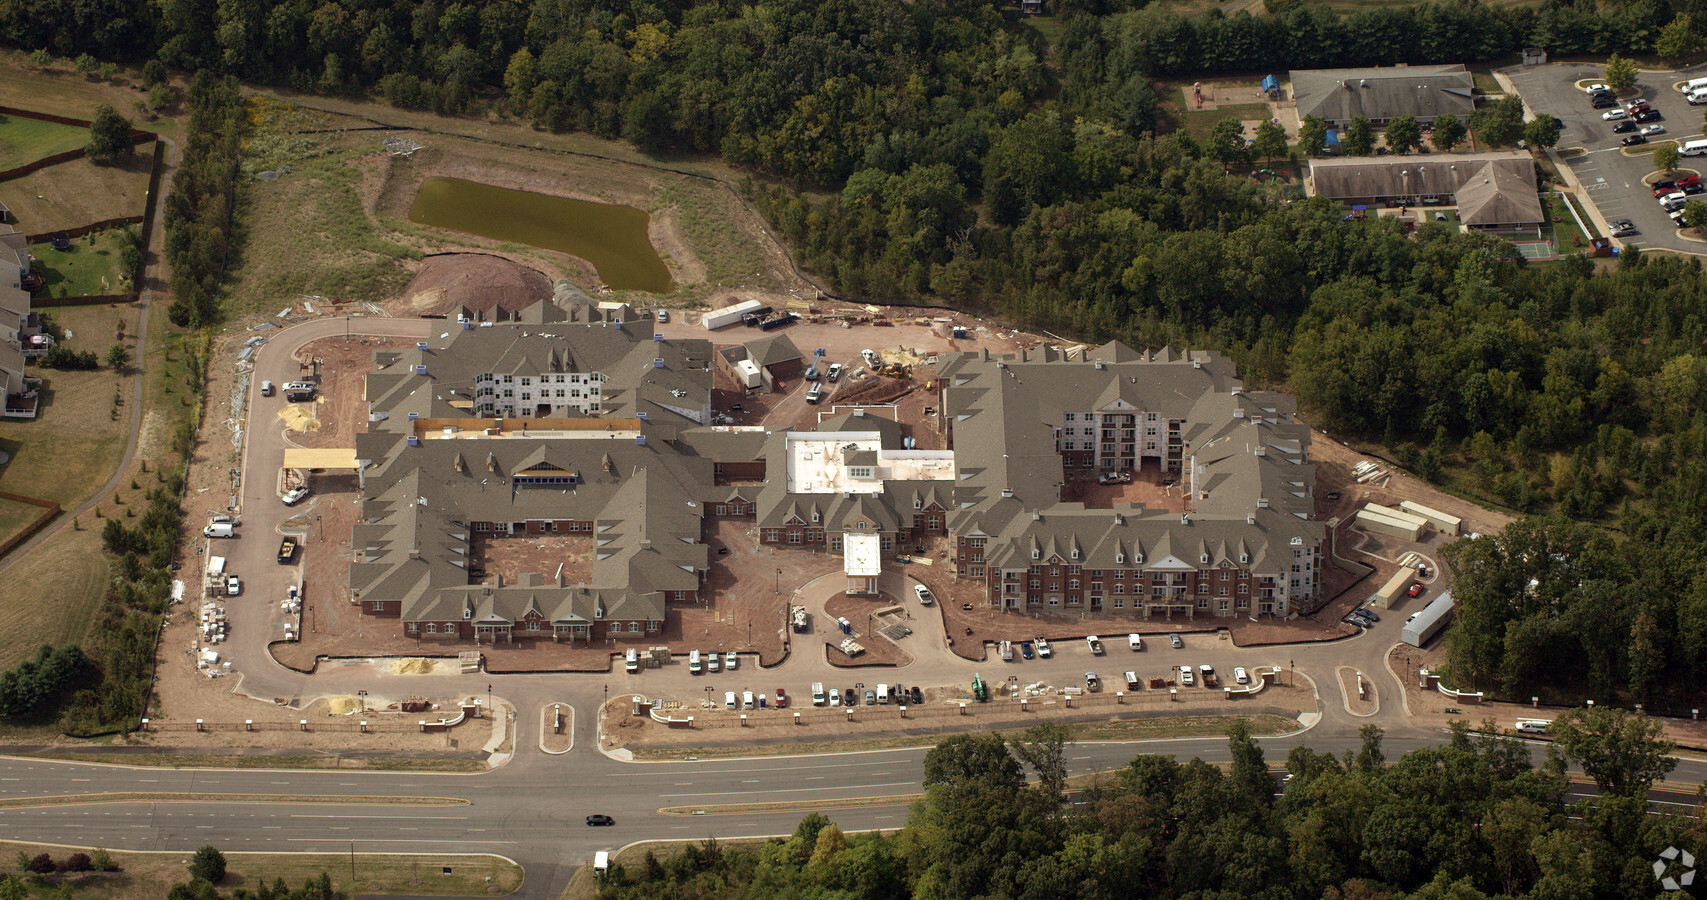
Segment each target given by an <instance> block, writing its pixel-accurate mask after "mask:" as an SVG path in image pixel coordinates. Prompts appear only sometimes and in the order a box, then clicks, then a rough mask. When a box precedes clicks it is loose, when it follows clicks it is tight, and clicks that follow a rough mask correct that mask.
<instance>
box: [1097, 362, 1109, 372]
mask: <svg viewBox="0 0 1707 900" xmlns="http://www.w3.org/2000/svg"><path fill="white" fill-rule="evenodd" d="M1106 368H1108V366H1106V365H1104V364H1103V361H1102V360H1100V359H1099V360H1097V371H1099V372H1100V371H1102V370H1103V369H1106Z"/></svg>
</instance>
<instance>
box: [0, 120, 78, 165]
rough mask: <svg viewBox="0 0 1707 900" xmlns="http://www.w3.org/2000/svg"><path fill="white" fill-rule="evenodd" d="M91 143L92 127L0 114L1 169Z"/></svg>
mask: <svg viewBox="0 0 1707 900" xmlns="http://www.w3.org/2000/svg"><path fill="white" fill-rule="evenodd" d="M87 143H89V129H87V128H78V127H76V126H74V125H61V124H59V123H57V122H43V121H42V120H40V119H30V118H26V117H24V116H8V115H0V171H3V170H5V169H14V168H17V167H18V166H21V165H24V164H25V163H32V162H35V161H36V160H38V159H41V158H42V157H44V156H52V155H54V154H55V153H64V152H65V151H67V150H76V149H77V148H78V147H81V146H83V145H84V144H87Z"/></svg>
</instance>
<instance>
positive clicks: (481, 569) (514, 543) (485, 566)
mask: <svg viewBox="0 0 1707 900" xmlns="http://www.w3.org/2000/svg"><path fill="white" fill-rule="evenodd" d="M468 563H469V574H470V575H471V576H472V577H473V578H474V579H475V580H474V583H475V584H515V583H516V582H517V581H518V580H520V576H522V575H523V574H532V575H538V576H539V577H540V578H541V579H542V580H544V581H545V582H546V583H555V581H556V579H557V577H558V575H559V574H561V575H562V578H563V583H564V584H586V583H587V579H589V578H591V577H592V574H593V539H592V538H591V537H590V536H586V535H570V534H551V535H545V534H535V535H516V536H514V537H506V536H493V535H489V534H486V535H482V534H477V535H474V536H473V537H472V538H471V539H470V540H469V560H468ZM500 579H501V580H500Z"/></svg>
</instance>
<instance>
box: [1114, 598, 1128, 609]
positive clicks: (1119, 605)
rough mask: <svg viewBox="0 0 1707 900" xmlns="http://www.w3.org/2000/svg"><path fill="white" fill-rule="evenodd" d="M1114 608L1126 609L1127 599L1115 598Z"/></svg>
mask: <svg viewBox="0 0 1707 900" xmlns="http://www.w3.org/2000/svg"><path fill="white" fill-rule="evenodd" d="M1114 608H1115V609H1125V608H1126V598H1125V597H1116V598H1114Z"/></svg>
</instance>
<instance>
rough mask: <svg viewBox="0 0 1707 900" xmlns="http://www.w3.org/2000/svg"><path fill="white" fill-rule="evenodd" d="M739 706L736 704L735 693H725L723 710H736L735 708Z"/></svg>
mask: <svg viewBox="0 0 1707 900" xmlns="http://www.w3.org/2000/svg"><path fill="white" fill-rule="evenodd" d="M739 705H740V704H738V703H736V702H735V692H734V691H724V692H723V708H724V709H734V708H735V707H737V706H739Z"/></svg>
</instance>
